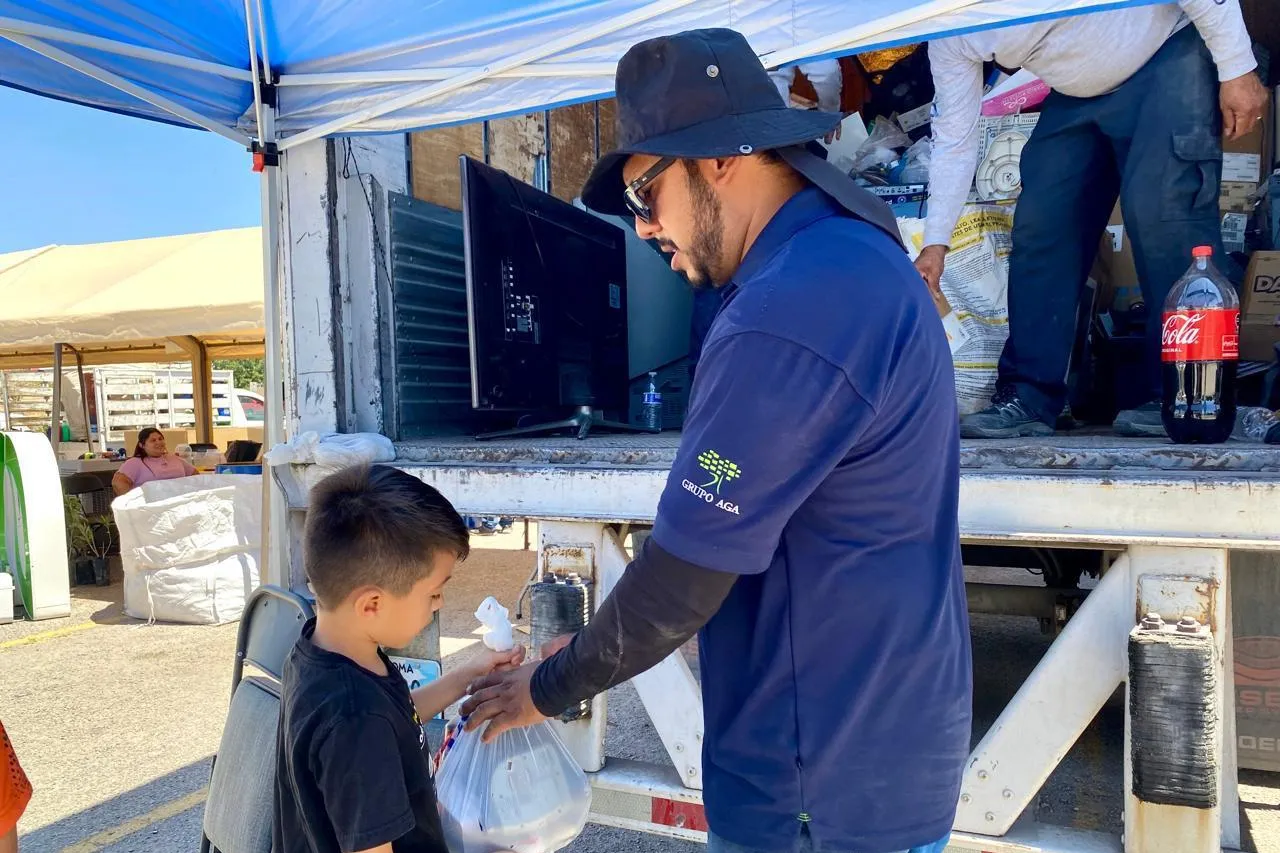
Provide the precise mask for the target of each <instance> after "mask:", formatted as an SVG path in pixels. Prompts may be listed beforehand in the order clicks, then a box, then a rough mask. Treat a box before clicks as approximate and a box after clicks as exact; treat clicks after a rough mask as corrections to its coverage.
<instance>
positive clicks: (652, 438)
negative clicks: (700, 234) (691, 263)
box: [396, 432, 1280, 474]
mask: <svg viewBox="0 0 1280 853" xmlns="http://www.w3.org/2000/svg"><path fill="white" fill-rule="evenodd" d="M781 440H785V439H781ZM679 443H680V433H678V432H664V433H662V434H660V435H605V434H597V435H592V436H588V437H587V438H586V439H585V440H582V441H579V440H577V439H576V438H572V437H546V438H509V439H494V440H488V441H477V440H476V439H474V438H471V437H469V436H463V437H451V438H433V439H423V440H419V441H407V442H400V443H398V444H397V445H396V451H397V463H398V464H404V465H462V466H468V465H482V466H485V465H514V466H526V465H527V466H537V467H543V466H548V465H577V466H592V467H596V466H605V467H608V466H622V467H627V468H637V467H639V468H662V469H668V468H670V467H671V465H672V462H673V461H674V459H675V454H676V449H677V447H678V446H679ZM960 466H961V468H962V469H963V470H964V471H966V472H969V471H992V470H1006V471H1023V472H1027V473H1033V472H1054V471H1125V472H1131V473H1153V472H1221V473H1224V474H1227V473H1230V474H1243V473H1249V474H1280V446H1277V445H1266V444H1260V443H1252V442H1242V441H1229V442H1227V443H1225V444H1218V445H1201V446H1196V445H1179V444H1173V443H1172V442H1169V441H1164V440H1158V439H1132V438H1119V437H1117V436H1114V435H1110V434H1100V433H1093V434H1089V433H1082V432H1077V433H1071V434H1065V435H1055V436H1050V437H1047V438H1013V439H998V440H984V441H962V442H961V448H960Z"/></svg>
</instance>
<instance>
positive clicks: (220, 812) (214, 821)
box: [200, 586, 314, 853]
mask: <svg viewBox="0 0 1280 853" xmlns="http://www.w3.org/2000/svg"><path fill="white" fill-rule="evenodd" d="M313 612H314V611H313V610H312V607H311V604H310V603H309V602H307V600H306V599H304V598H302V597H301V596H299V595H297V594H295V593H292V592H289V591H288V590H285V589H281V588H280V587H276V586H262V587H259V588H258V589H256V590H254V592H253V595H251V596H250V597H249V601H248V602H247V603H246V604H245V609H244V616H243V617H242V618H241V620H240V631H239V634H238V636H237V637H236V659H235V666H234V669H233V670H232V674H231V710H230V711H229V712H228V713H227V722H226V725H225V726H224V727H223V730H222V741H221V742H220V743H219V745H218V753H217V755H215V756H214V761H213V772H212V775H211V778H210V780H209V796H208V798H207V799H206V801H205V807H204V830H203V832H202V833H201V837H200V853H271V808H272V801H273V798H274V796H275V780H276V728H277V725H278V723H279V719H280V679H281V677H282V675H283V673H284V662H285V659H286V658H287V657H288V655H289V650H290V649H292V648H293V646H294V643H296V642H297V640H298V635H299V634H300V633H301V632H302V625H303V623H304V622H306V621H307V620H308V619H310V618H311V616H312V615H313ZM245 664H249V665H250V666H251V667H253V668H254V669H256V670H260V671H261V672H263V673H264V674H265V675H261V676H260V675H250V676H247V677H246V676H245V674H244V668H245Z"/></svg>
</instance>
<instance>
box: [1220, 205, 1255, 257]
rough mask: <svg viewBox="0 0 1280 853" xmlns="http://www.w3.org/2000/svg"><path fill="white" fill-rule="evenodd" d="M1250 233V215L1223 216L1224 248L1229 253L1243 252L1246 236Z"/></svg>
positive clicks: (1230, 214) (1234, 214)
mask: <svg viewBox="0 0 1280 853" xmlns="http://www.w3.org/2000/svg"><path fill="white" fill-rule="evenodd" d="M1248 231H1249V214H1247V213H1224V214H1222V247H1223V248H1224V249H1226V250H1227V251H1228V252H1243V251H1244V249H1245V234H1246V233H1248Z"/></svg>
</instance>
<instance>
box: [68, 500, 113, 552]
mask: <svg viewBox="0 0 1280 853" xmlns="http://www.w3.org/2000/svg"><path fill="white" fill-rule="evenodd" d="M62 513H63V516H64V517H65V518H66V522H67V556H68V557H69V558H70V559H71V561H72V562H73V563H74V562H76V561H78V560H84V559H89V558H102V557H105V556H107V553H108V552H109V551H110V550H111V546H112V544H113V543H114V541H115V530H114V528H113V525H112V523H111V516H109V515H104V516H95V517H94V518H89V517H88V516H87V515H85V513H84V505H83V504H82V503H81V502H80V498H78V497H77V496H75V495H63V496H62Z"/></svg>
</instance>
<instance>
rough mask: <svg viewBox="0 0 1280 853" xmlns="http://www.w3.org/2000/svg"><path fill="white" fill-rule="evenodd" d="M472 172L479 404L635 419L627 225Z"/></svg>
mask: <svg viewBox="0 0 1280 853" xmlns="http://www.w3.org/2000/svg"><path fill="white" fill-rule="evenodd" d="M461 168H462V215H463V239H464V243H465V256H466V277H467V322H468V331H469V337H470V349H471V404H472V406H473V407H474V408H475V409H477V410H480V411H490V412H512V413H525V414H529V413H547V414H553V415H560V416H562V415H563V414H565V413H566V412H568V411H569V410H580V411H581V410H585V409H586V408H590V409H591V410H592V411H593V412H595V413H596V416H597V418H600V417H602V416H607V417H611V418H616V419H617V420H620V421H626V419H627V417H626V415H627V407H628V404H629V389H628V378H629V377H628V371H627V280H626V278H627V258H626V238H625V235H624V233H623V231H622V229H620V228H618V227H617V226H616V225H613V224H610V223H608V222H605V221H604V220H602V219H600V218H598V217H595V216H592V215H591V214H589V213H587V212H585V211H583V210H579V209H578V208H575V207H574V206H573V205H571V204H567V203H565V202H563V201H560V200H559V199H557V198H555V197H554V196H551V195H549V194H547V193H544V192H541V191H540V190H537V189H535V188H533V187H531V186H529V185H528V184H525V183H522V182H521V181H518V180H516V179H515V178H513V177H512V176H510V175H508V174H507V173H506V172H502V171H500V170H498V169H494V168H492V167H490V166H486V165H484V164H483V163H480V162H477V161H475V160H473V159H471V158H470V157H465V156H464V157H462V158H461Z"/></svg>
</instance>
